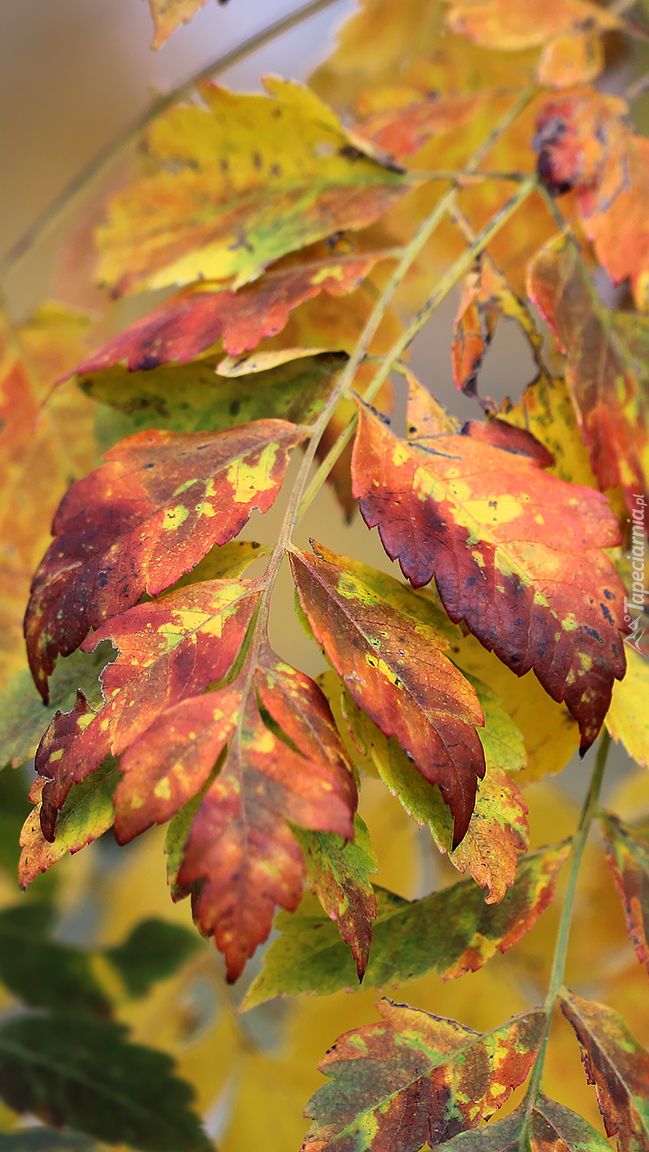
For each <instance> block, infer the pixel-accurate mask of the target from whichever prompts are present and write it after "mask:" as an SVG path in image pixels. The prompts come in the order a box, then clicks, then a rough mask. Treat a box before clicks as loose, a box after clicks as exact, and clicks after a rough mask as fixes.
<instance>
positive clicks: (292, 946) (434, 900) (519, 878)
mask: <svg viewBox="0 0 649 1152" xmlns="http://www.w3.org/2000/svg"><path fill="white" fill-rule="evenodd" d="M567 854H568V847H567V846H565V845H562V846H560V847H558V848H550V849H545V850H544V851H542V852H538V853H531V854H530V855H529V856H526V857H524V859H523V860H521V863H520V865H519V869H518V873H517V875H516V879H515V881H514V884H513V886H512V887H511V888H510V889H508V891H507V892H506V894H505V896H504V897H503V900H502V901H501V903H500V904H497V905H490V904H485V901H484V894H483V893H482V892H481V891H480V889H479V888H478V886H477V885H476V884H474V883H473V882H472V881H470V880H461V881H459V883H457V884H453V885H452V886H451V887H449V888H444V889H443V890H442V891H440V892H433V894H432V895H431V896H426V897H424V899H422V900H404V899H403V897H401V896H397V895H396V894H395V893H394V892H388V891H386V889H384V888H378V887H377V888H375V890H374V891H375V893H376V899H377V905H378V910H377V916H376V920H375V922H374V926H373V935H372V948H371V952H370V962H369V965H368V968H367V972H366V974H365V979H364V983H365V985H370V986H372V987H376V988H388V987H398V986H400V985H402V984H407V983H409V982H410V981H411V980H418V979H419V978H420V977H422V976H424V975H426V973H427V972H431V971H435V972H437V973H439V975H440V976H441V977H442V979H443V980H450V979H453V978H455V977H458V976H463V975H465V973H467V972H477V971H478V970H479V969H480V968H482V967H483V965H484V964H486V963H487V961H488V960H490V959H491V958H492V956H494V955H496V953H497V952H507V951H508V949H509V948H511V947H512V946H513V945H514V944H516V943H517V942H518V941H519V940H520V938H521V937H522V936H523V935H524V934H525V932H527V931H529V929H530V928H532V927H533V925H534V924H535V923H536V920H537V918H538V917H539V916H540V914H541V913H542V912H543V911H544V910H545V909H546V908H547V907H548V905H549V904H550V903H551V902H552V900H553V899H554V894H555V889H556V884H557V879H558V876H559V873H560V871H561V868H562V867H563V864H564V862H565V860H566V857H567ZM275 927H276V928H277V930H278V931H279V932H281V933H283V935H281V936H280V937H279V938H278V939H277V940H275V941H273V943H272V944H271V945H270V947H269V949H268V950H267V952H266V953H265V955H264V961H263V968H262V971H261V972H260V974H259V975H258V976H257V977H256V978H255V980H254V981H253V983H252V985H251V987H250V989H249V991H248V993H247V995H246V998H245V1000H244V1003H243V1007H244V1008H246V1009H247V1008H254V1007H255V1005H256V1004H262V1003H263V1002H264V1001H265V1000H269V999H271V998H272V997H273V996H295V995H297V994H298V993H300V992H311V993H314V994H315V995H318V996H326V995H331V993H333V992H337V991H339V990H340V989H342V988H347V989H348V990H358V983H357V979H356V971H355V966H354V963H353V961H352V958H351V956H350V954H349V950H348V948H347V947H346V946H345V944H344V943H343V942H342V941H341V939H340V936H339V935H338V933H337V932H336V931H335V929H334V926H333V925H332V924H330V923H328V922H327V920H326V918H325V916H324V915H323V912H322V910H321V909H320V908H319V907H318V906H317V905H316V904H315V901H314V900H313V899H312V898H309V897H305V898H304V900H303V902H302V904H301V905H300V907H299V908H298V909H297V911H295V912H294V913H292V915H287V914H286V913H283V912H282V913H280V914H279V915H278V916H277V918H276V921H275Z"/></svg>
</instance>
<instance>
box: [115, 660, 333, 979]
mask: <svg viewBox="0 0 649 1152" xmlns="http://www.w3.org/2000/svg"><path fill="white" fill-rule="evenodd" d="M255 683H256V688H257V691H258V693H259V697H260V699H261V701H262V703H263V706H264V708H265V710H266V712H267V713H268V715H269V724H272V723H273V722H274V724H275V725H277V727H278V730H281V732H282V733H283V734H284V737H288V741H290V742H291V744H292V745H293V747H292V746H291V744H289V742H288V741H287V740H286V739H285V738H283V739H282V738H280V736H279V735H276V734H275V732H274V731H273V730H272V728H271V727H269V726H267V724H266V723H264V720H263V719H262V716H261V714H260V712H259V709H258V707H257V705H256V703H255V702H254V700H253V699H252V698H250V697H248V696H247V697H246V698H245V699H243V700H242V685H241V683H240V682H237V681H235V683H234V684H232V685H231V686H230V687H228V688H223V689H220V690H218V691H216V692H210V693H207V694H206V695H205V696H199V697H194V698H192V699H188V700H184V701H183V702H181V703H180V704H177V705H176V706H175V707H173V708H170V709H167V711H166V712H163V713H162V715H160V716H159V718H158V719H157V720H156V721H155V723H154V724H152V725H151V727H150V728H148V729H147V730H146V731H145V732H144V733H143V735H142V736H141V737H140V739H139V740H138V741H136V742H135V743H134V744H133V745H132V746H131V747H130V749H129V751H128V753H127V755H126V756H125V757H124V760H123V761H122V765H123V767H124V768H125V776H124V787H125V792H124V796H123V797H122V796H120V794H119V793H118V795H117V796H116V806H117V818H116V827H117V833H118V836H120V837H121V838H122V839H124V840H126V839H129V838H130V837H131V836H132V835H136V834H137V832H138V831H140V830H141V829H142V828H143V827H146V826H148V824H150V823H152V818H154V819H158V820H160V821H162V820H166V819H169V817H170V816H172V815H173V814H174V813H175V812H178V811H179V810H180V808H181V806H182V805H184V804H185V803H187V802H188V801H189V800H191V798H192V796H194V795H195V794H196V793H198V792H199V791H200V789H201V787H202V786H203V785H204V784H205V782H206V781H207V780H209V778H210V773H211V771H212V769H213V767H214V765H215V763H216V761H217V759H218V757H219V755H220V753H221V751H222V749H223V747H224V746H225V744H226V742H227V740H228V739H229V737H230V736H231V735H232V736H233V739H231V741H230V745H229V748H228V752H227V754H226V757H225V759H224V761H223V764H222V766H221V769H220V771H219V773H218V775H217V776H216V778H215V779H214V780H212V781H211V783H209V786H208V788H207V790H206V791H205V793H204V795H203V796H202V798H201V800H200V803H199V805H198V808H197V810H196V812H195V814H194V812H193V811H191V810H190V818H191V822H190V824H189V828H188V829H187V831H186V833H185V835H184V841H185V842H184V844H183V846H182V847H180V845H177V846H176V851H175V852H174V856H175V857H177V859H176V860H175V864H177V863H178V860H179V861H180V865H179V867H178V871H177V875H176V878H175V882H174V883H175V888H176V891H177V895H179V896H181V895H186V894H187V893H188V892H189V891H190V890H192V904H193V910H194V915H195V918H196V920H197V923H198V924H199V926H200V928H201V930H202V931H203V932H204V933H205V934H206V935H214V939H215V943H216V945H217V947H218V948H219V949H220V950H221V951H222V952H223V953H224V954H225V958H226V964H227V971H228V979H229V980H231V981H233V980H236V979H237V977H238V976H239V975H240V974H241V972H242V970H243V967H244V965H245V962H246V960H247V959H248V958H249V957H250V956H251V955H252V954H253V952H254V951H255V949H256V947H257V945H258V944H260V943H261V942H262V941H263V940H265V939H266V937H267V935H268V933H269V931H270V929H271V926H272V920H273V914H274V911H275V905H276V904H280V905H281V906H282V907H284V908H288V909H293V908H295V907H297V905H298V903H299V901H300V897H301V895H302V884H303V878H304V873H305V864H304V857H303V854H302V851H301V849H300V847H299V845H298V843H297V841H296V839H295V837H294V836H293V834H292V832H291V830H290V827H289V823H290V824H297V825H300V826H301V827H305V828H310V829H313V830H315V831H320V832H334V833H336V834H338V835H339V836H342V837H344V839H346V840H347V839H352V838H353V835H354V828H353V820H352V817H353V811H354V808H355V806H356V785H355V783H354V778H353V775H352V772H351V769H350V766H349V763H348V760H347V757H346V754H345V751H344V747H343V745H342V743H341V741H340V737H339V736H338V733H337V731H336V729H335V726H334V723H333V718H332V716H331V712H330V710H329V706H328V705H327V702H326V700H325V698H324V696H323V695H322V693H321V692H320V690H319V689H318V687H317V685H316V684H315V683H314V682H313V681H312V680H310V679H309V678H308V677H307V676H304V675H303V674H302V673H301V672H297V671H296V670H295V669H293V668H290V667H289V666H288V665H285V664H284V663H283V662H281V661H277V660H276V658H275V657H274V656H273V654H272V653H271V652H270V650H265V651H264V652H262V654H261V657H260V662H259V666H258V667H257V669H256V675H255ZM131 776H133V777H134V781H135V782H134V783H133V784H131V783H130V782H129V780H130V777H131ZM152 783H153V785H154V787H153V789H152V788H151V785H152ZM133 797H135V803H133ZM126 802H128V803H129V804H130V806H129V807H128V808H126V807H122V805H123V803H124V804H126ZM123 813H124V814H123ZM123 824H124V825H125V826H124V827H122V825H123Z"/></svg>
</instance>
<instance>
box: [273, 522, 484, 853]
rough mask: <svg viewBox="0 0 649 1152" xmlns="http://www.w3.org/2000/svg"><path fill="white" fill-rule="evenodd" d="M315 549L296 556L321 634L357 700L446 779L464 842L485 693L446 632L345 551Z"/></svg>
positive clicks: (419, 763)
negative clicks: (374, 585) (455, 656)
mask: <svg viewBox="0 0 649 1152" xmlns="http://www.w3.org/2000/svg"><path fill="white" fill-rule="evenodd" d="M314 548H315V550H316V553H317V557H313V556H308V555H307V554H306V553H305V552H297V551H295V552H292V553H291V556H290V560H291V567H292V569H293V577H294V579H295V583H296V585H297V589H298V595H299V597H300V603H301V605H302V608H303V610H304V612H305V613H306V615H307V616H308V618H309V623H310V624H311V627H312V628H313V631H314V634H315V637H316V639H317V640H318V642H319V643H320V644H321V645H322V647H323V649H324V651H325V653H326V655H327V657H328V659H329V660H330V661H331V663H332V664H333V666H334V668H335V669H336V671H337V672H338V674H339V675H340V676H342V678H343V680H344V681H345V684H346V685H347V687H348V689H349V691H350V693H351V695H352V696H353V698H354V700H355V701H356V703H357V704H358V705H359V706H360V707H361V708H364V709H365V711H366V712H367V713H368V715H369V716H370V717H371V718H372V720H373V721H374V722H375V724H377V726H378V727H379V728H380V729H381V731H382V732H383V733H384V734H385V735H386V736H396V738H397V740H398V741H399V743H400V744H401V745H402V747H403V748H405V750H406V751H407V752H408V754H409V755H410V756H411V757H412V759H413V761H414V763H415V766H416V767H417V769H418V771H419V772H420V773H421V775H422V776H423V777H424V779H426V780H427V781H428V782H429V783H430V784H439V786H440V789H441V792H442V795H443V797H444V800H445V801H446V803H447V804H448V806H449V808H450V810H451V812H452V814H453V818H454V824H455V832H454V844H458V843H459V842H460V840H461V839H462V837H463V836H464V835H465V833H466V830H467V827H468V825H469V821H470V819H471V813H472V811H473V804H474V799H475V792H476V782H477V779H478V777H482V776H483V775H484V754H483V752H482V746H481V744H480V740H479V738H478V734H477V732H476V730H475V726H476V725H482V723H483V716H482V711H481V709H480V705H479V703H478V699H477V696H476V694H475V691H474V689H473V688H472V687H471V685H470V684H469V683H468V682H467V681H466V680H465V679H464V677H463V676H462V674H461V673H460V672H459V671H458V670H457V669H456V668H455V667H454V666H453V664H451V662H450V661H449V660H448V659H447V658H446V657H445V656H444V655H443V654H442V653H443V649H444V648H447V647H448V646H449V645H448V641H447V640H446V639H445V638H444V637H442V636H441V635H440V634H438V633H436V632H435V631H434V630H433V629H432V628H431V627H429V626H428V625H426V624H422V623H420V622H419V621H417V620H415V619H414V618H413V617H411V616H407V615H406V614H405V613H403V612H400V611H399V610H398V609H396V608H394V607H392V605H390V604H388V602H387V601H385V600H383V599H382V598H381V597H380V596H379V595H377V594H376V593H375V592H373V591H372V589H370V588H369V587H368V586H367V585H366V584H364V583H363V581H362V580H360V579H359V578H358V577H357V576H356V575H355V574H354V573H353V571H352V572H349V571H347V570H346V566H347V564H348V563H349V562H348V561H347V560H346V559H345V558H344V557H342V556H336V554H335V553H334V552H330V551H329V550H328V549H325V548H323V547H322V546H321V545H319V544H314Z"/></svg>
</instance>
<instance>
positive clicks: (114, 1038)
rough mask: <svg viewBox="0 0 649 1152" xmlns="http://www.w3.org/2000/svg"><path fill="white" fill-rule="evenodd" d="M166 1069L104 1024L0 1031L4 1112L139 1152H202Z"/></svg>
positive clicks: (32, 1025) (74, 1022)
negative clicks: (12, 1110) (22, 1114)
mask: <svg viewBox="0 0 649 1152" xmlns="http://www.w3.org/2000/svg"><path fill="white" fill-rule="evenodd" d="M173 1069H174V1065H173V1062H172V1060H171V1059H170V1058H169V1056H167V1055H166V1054H164V1053H163V1052H156V1051H154V1050H153V1049H152V1048H144V1047H143V1046H142V1045H140V1044H130V1043H128V1041H127V1037H126V1029H125V1028H124V1027H123V1025H121V1024H116V1023H113V1022H112V1021H107V1020H79V1019H75V1018H70V1017H67V1016H61V1015H52V1016H20V1017H14V1018H13V1019H11V1020H9V1021H7V1022H6V1023H4V1024H3V1025H2V1026H1V1027H0V1094H1V1095H2V1097H3V1099H4V1100H5V1102H6V1103H7V1104H8V1105H9V1106H10V1107H11V1108H15V1109H16V1111H18V1112H31V1113H33V1114H34V1115H35V1116H39V1117H42V1118H43V1120H45V1121H46V1122H49V1123H51V1124H55V1125H60V1126H63V1125H69V1126H70V1127H71V1128H80V1129H82V1131H85V1132H88V1133H90V1135H92V1136H96V1137H97V1138H98V1139H99V1140H104V1141H106V1142H107V1143H110V1144H117V1143H123V1142H125V1141H126V1142H128V1144H129V1145H130V1146H131V1147H132V1148H138V1149H142V1150H143V1152H198V1150H199V1149H200V1150H206V1152H208V1150H209V1149H210V1148H211V1143H210V1141H209V1140H208V1138H207V1136H206V1135H205V1134H204V1132H203V1130H202V1128H201V1127H200V1124H199V1121H198V1117H197V1116H196V1115H195V1114H194V1113H193V1112H192V1111H191V1110H190V1105H191V1102H192V1097H193V1091H192V1089H191V1088H190V1087H189V1085H188V1084H186V1083H185V1082H184V1081H183V1080H179V1079H177V1077H176V1076H174V1074H173Z"/></svg>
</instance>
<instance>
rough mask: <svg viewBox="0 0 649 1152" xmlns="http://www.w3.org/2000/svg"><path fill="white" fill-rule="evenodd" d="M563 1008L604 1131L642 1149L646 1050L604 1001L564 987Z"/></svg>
mask: <svg viewBox="0 0 649 1152" xmlns="http://www.w3.org/2000/svg"><path fill="white" fill-rule="evenodd" d="M561 1009H562V1011H563V1014H564V1016H566V1017H567V1019H568V1020H569V1021H570V1023H571V1024H572V1026H573V1028H574V1030H575V1033H576V1036H577V1039H578V1041H579V1045H580V1048H581V1058H582V1061H583V1065H584V1069H585V1071H586V1076H587V1077H588V1082H589V1083H590V1084H594V1085H595V1092H596V1094H597V1103H598V1104H599V1110H600V1112H601V1113H602V1118H603V1120H604V1125H605V1127H606V1133H607V1135H608V1136H615V1137H616V1138H617V1145H618V1148H619V1150H620V1152H640V1150H641V1149H644V1148H646V1147H647V1143H648V1141H649V1053H647V1052H646V1051H645V1049H644V1048H643V1047H642V1046H641V1045H640V1044H638V1041H637V1040H636V1039H635V1037H634V1036H632V1034H631V1032H630V1031H629V1029H628V1028H627V1026H626V1024H625V1023H624V1021H623V1019H622V1017H621V1016H619V1015H618V1013H617V1012H614V1011H613V1009H612V1008H608V1007H607V1006H606V1005H605V1004H596V1003H595V1002H594V1001H592V1000H582V998H581V997H580V996H575V995H574V993H570V992H567V993H566V994H565V995H564V996H563V997H562V999H561Z"/></svg>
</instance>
